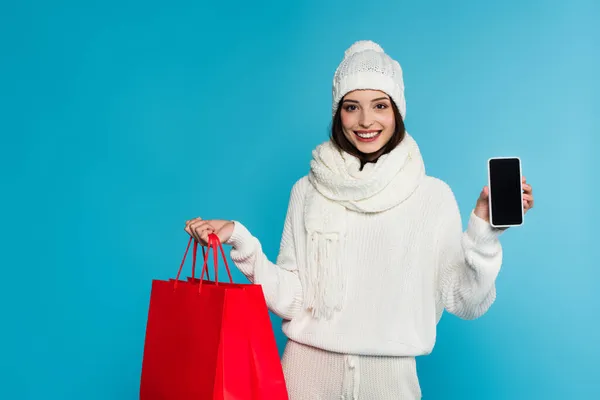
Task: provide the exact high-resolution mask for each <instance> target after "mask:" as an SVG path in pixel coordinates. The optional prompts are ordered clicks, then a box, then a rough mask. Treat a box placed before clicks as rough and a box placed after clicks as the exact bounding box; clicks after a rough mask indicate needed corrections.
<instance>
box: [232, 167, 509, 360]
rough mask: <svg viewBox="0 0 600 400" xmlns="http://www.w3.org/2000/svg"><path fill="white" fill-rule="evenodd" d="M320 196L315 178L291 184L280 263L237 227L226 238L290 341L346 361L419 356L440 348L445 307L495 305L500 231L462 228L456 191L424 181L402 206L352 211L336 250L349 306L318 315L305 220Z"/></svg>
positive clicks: (473, 311)
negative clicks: (311, 297) (312, 197)
mask: <svg viewBox="0 0 600 400" xmlns="http://www.w3.org/2000/svg"><path fill="white" fill-rule="evenodd" d="M312 190H313V185H312V184H311V182H310V181H309V178H308V176H305V177H302V178H301V179H299V180H298V181H297V182H296V183H295V184H294V185H293V188H292V190H291V195H290V201H289V206H288V211H287V215H286V218H285V223H284V227H283V235H282V238H281V244H280V250H279V255H278V257H277V259H276V262H274V263H273V262H271V261H270V260H269V259H268V258H267V257H266V255H265V254H264V252H263V250H262V246H261V243H260V241H259V240H258V239H257V238H256V237H255V236H253V235H252V234H251V232H250V231H249V230H248V229H247V228H246V226H244V225H243V224H242V223H240V222H239V221H234V230H233V234H232V236H231V238H230V239H229V240H228V241H227V244H229V245H231V246H232V249H231V253H230V257H231V259H232V261H233V262H234V263H235V264H236V266H237V267H238V268H239V270H240V271H241V272H242V273H243V274H244V275H245V276H246V277H247V278H248V279H249V280H250V281H251V282H253V283H256V284H260V285H262V288H263V291H264V294H265V299H266V302H267V305H268V307H269V309H270V310H271V311H272V312H274V313H275V314H277V315H279V316H280V317H282V318H283V326H282V329H283V332H284V333H285V335H286V336H287V337H288V338H289V339H291V340H293V341H295V342H298V343H302V344H305V345H308V346H312V347H315V348H318V349H322V350H326V351H330V352H336V353H342V354H346V355H368V356H408V357H414V356H419V355H425V354H429V353H430V352H431V351H432V349H433V347H434V344H435V339H436V325H437V323H438V322H439V320H440V318H441V316H442V313H443V311H444V310H446V311H448V312H449V313H452V314H454V315H456V316H458V317H460V318H463V319H474V318H477V317H480V316H481V315H483V314H484V313H485V312H486V311H487V310H488V309H489V307H490V306H491V305H492V303H493V302H494V300H495V298H496V288H495V280H496V277H497V275H498V273H499V271H500V267H501V263H502V247H501V245H500V241H499V235H500V232H501V231H500V230H497V229H494V228H492V227H491V226H490V224H489V223H488V222H486V221H484V220H482V219H480V218H479V217H477V216H476V215H475V214H474V213H473V212H471V213H470V218H469V221H468V224H467V228H466V229H465V230H464V231H463V227H462V221H461V216H460V212H459V208H458V205H457V202H456V199H455V197H454V194H453V192H452V190H451V189H450V187H449V186H448V185H447V184H446V183H445V182H443V181H442V180H440V179H438V178H434V177H431V176H427V175H425V176H423V178H422V179H420V181H419V184H418V186H417V187H416V188H415V189H414V190H413V191H412V193H411V194H410V196H408V197H407V198H406V199H405V200H404V201H402V202H401V203H400V204H398V205H397V206H394V207H391V208H389V209H386V210H385V211H381V212H359V211H354V210H351V209H347V210H346V212H345V217H344V219H345V222H344V241H343V242H342V244H341V246H342V248H341V249H340V251H339V252H338V253H337V257H338V261H339V263H340V265H341V273H342V277H343V279H344V285H343V286H341V289H342V290H343V292H344V293H343V298H344V303H343V306H342V307H340V308H339V309H337V310H336V311H335V312H334V313H332V315H331V316H330V317H329V318H316V317H315V315H314V314H313V310H311V308H310V305H309V304H307V299H306V296H305V293H308V292H310V288H308V287H306V285H310V280H309V279H306V276H307V273H308V271H307V269H308V267H307V266H308V261H307V260H309V259H310V257H313V256H314V255H312V254H307V253H308V251H307V249H310V248H311V247H310V246H309V243H308V240H309V239H310V237H309V235H308V234H307V228H306V222H305V217H306V215H305V208H306V201H307V197H309V196H307V194H309V193H310V192H311V191H312Z"/></svg>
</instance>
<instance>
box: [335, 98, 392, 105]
mask: <svg viewBox="0 0 600 400" xmlns="http://www.w3.org/2000/svg"><path fill="white" fill-rule="evenodd" d="M380 100H389V97H378V98H376V99H373V100H371V103H373V102H375V101H380ZM345 102H350V103H356V104H358V103H359V102H358V101H357V100H350V99H346V100H344V103H345Z"/></svg>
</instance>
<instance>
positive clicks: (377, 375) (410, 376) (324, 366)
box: [282, 340, 421, 400]
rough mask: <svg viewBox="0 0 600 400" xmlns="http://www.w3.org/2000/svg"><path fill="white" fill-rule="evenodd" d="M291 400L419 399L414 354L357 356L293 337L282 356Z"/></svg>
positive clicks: (419, 393) (419, 390)
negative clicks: (297, 340)
mask: <svg viewBox="0 0 600 400" xmlns="http://www.w3.org/2000/svg"><path fill="white" fill-rule="evenodd" d="M282 364H283V372H284V375H285V380H286V385H287V388H288V392H289V398H290V400H418V399H421V388H420V385H419V379H418V377H417V368H416V360H415V358H414V357H382V356H362V355H361V356H353V355H345V354H338V353H332V352H328V351H325V350H321V349H317V348H314V347H311V346H306V345H303V344H300V343H297V342H294V341H292V340H289V341H288V343H287V345H286V347H285V351H284V354H283V359H282Z"/></svg>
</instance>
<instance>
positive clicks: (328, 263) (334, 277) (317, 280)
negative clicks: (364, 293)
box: [306, 232, 346, 319]
mask: <svg viewBox="0 0 600 400" xmlns="http://www.w3.org/2000/svg"><path fill="white" fill-rule="evenodd" d="M339 245H340V240H339V234H337V233H320V232H312V233H310V234H309V238H308V254H309V257H308V266H307V267H308V279H309V282H307V283H308V285H306V287H307V289H308V290H307V293H306V307H307V308H308V309H310V310H311V311H312V315H313V317H315V318H322V317H325V318H327V319H329V318H331V317H332V315H333V313H334V312H335V311H339V310H341V308H342V303H343V301H344V297H345V296H344V293H345V286H346V285H345V284H344V276H343V270H342V264H341V262H340V257H339V247H340V246H339Z"/></svg>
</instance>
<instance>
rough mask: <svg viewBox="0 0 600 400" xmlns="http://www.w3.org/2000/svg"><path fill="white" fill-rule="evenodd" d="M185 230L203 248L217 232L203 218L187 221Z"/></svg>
mask: <svg viewBox="0 0 600 400" xmlns="http://www.w3.org/2000/svg"><path fill="white" fill-rule="evenodd" d="M184 230H185V231H186V232H187V233H188V234H189V235H190V236H191V237H193V238H194V240H196V241H197V242H199V243H200V244H202V245H203V246H206V245H207V244H208V235H209V234H211V233H214V232H215V229H214V227H213V226H212V225H211V224H210V222H209V221H204V220H203V219H202V218H194V219H191V220H188V221H186V223H185V229H184Z"/></svg>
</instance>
